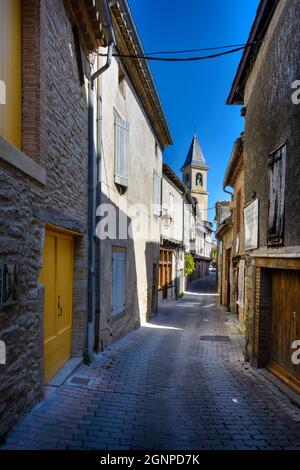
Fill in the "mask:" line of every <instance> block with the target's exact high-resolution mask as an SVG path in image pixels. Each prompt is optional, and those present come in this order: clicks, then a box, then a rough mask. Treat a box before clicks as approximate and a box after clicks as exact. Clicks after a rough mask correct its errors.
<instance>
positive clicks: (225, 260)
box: [215, 201, 234, 309]
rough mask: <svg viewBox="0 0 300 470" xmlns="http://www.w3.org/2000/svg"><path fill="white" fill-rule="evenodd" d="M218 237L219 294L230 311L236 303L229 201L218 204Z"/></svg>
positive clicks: (231, 217) (222, 303) (231, 216)
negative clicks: (233, 288)
mask: <svg viewBox="0 0 300 470" xmlns="http://www.w3.org/2000/svg"><path fill="white" fill-rule="evenodd" d="M215 220H216V224H217V229H216V237H217V240H218V292H219V295H220V301H221V305H224V306H225V307H228V309H230V308H231V307H232V306H233V303H234V295H233V292H232V282H231V277H232V268H231V267H232V261H231V260H232V243H233V215H232V205H231V203H230V202H229V201H218V202H217V203H216V218H215Z"/></svg>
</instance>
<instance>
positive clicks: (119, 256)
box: [112, 250, 126, 315]
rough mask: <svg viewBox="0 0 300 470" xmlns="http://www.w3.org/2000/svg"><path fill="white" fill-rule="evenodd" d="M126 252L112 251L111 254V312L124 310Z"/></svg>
mask: <svg viewBox="0 0 300 470" xmlns="http://www.w3.org/2000/svg"><path fill="white" fill-rule="evenodd" d="M125 279H126V252H125V251H119V250H117V251H113V254H112V314H113V315H117V314H118V313H122V312H123V311H124V310H125V299H126V294H125Z"/></svg>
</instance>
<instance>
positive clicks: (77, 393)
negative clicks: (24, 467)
mask: <svg viewBox="0 0 300 470" xmlns="http://www.w3.org/2000/svg"><path fill="white" fill-rule="evenodd" d="M189 291H190V293H189V294H186V295H185V297H184V298H183V299H181V300H179V301H177V302H175V301H174V302H171V301H168V302H167V303H165V304H164V305H163V307H162V308H161V311H160V313H159V315H158V316H157V317H155V318H154V319H153V320H152V321H151V322H150V323H149V324H147V326H145V327H142V328H140V329H139V330H137V331H135V332H133V333H131V334H130V335H128V336H127V337H126V338H124V339H123V340H121V341H119V342H118V343H117V344H116V345H115V346H113V347H112V348H110V349H108V350H107V351H106V352H105V353H104V354H101V355H100V356H99V358H98V359H97V360H96V361H95V362H94V363H93V364H92V365H90V366H85V365H82V366H80V368H79V369H77V370H76V371H75V373H74V374H73V375H72V376H71V377H70V378H69V379H68V380H67V381H66V383H65V384H64V385H63V386H61V387H60V388H58V389H55V391H51V393H50V392H48V394H47V398H46V399H45V400H44V401H43V402H42V403H40V404H39V405H38V406H36V407H35V408H34V409H33V411H32V412H31V413H30V414H29V415H27V416H26V417H25V419H23V421H22V422H21V423H20V424H19V425H18V426H17V427H15V428H14V430H13V431H12V432H11V433H10V434H9V436H8V438H7V441H6V444H5V445H3V446H2V448H3V449H109V450H113V449H135V450H137V449H155V450H160V449H215V450H217V449H296V448H298V449H299V448H300V410H299V409H297V408H296V407H294V406H293V405H292V404H291V403H290V402H289V400H288V399H287V398H285V397H284V396H283V395H281V393H280V392H276V391H275V390H273V389H272V388H270V387H269V386H266V384H265V383H264V381H262V380H261V379H259V378H257V374H256V373H255V371H254V370H252V369H251V368H250V367H249V366H248V364H247V363H245V362H244V359H243V354H242V349H241V346H242V341H243V338H242V336H240V335H239V334H238V333H237V330H236V329H235V325H234V322H233V321H232V319H231V317H230V316H229V315H227V314H225V312H224V310H223V309H221V308H220V307H219V306H218V296H217V294H216V293H215V275H214V274H210V276H209V277H208V278H206V279H204V280H200V281H196V282H194V283H193V284H192V285H191V286H190V289H189ZM210 335H216V336H222V337H224V338H212V339H215V341H211V338H207V336H210ZM226 336H229V338H226ZM205 337H206V338H205ZM74 377H75V380H74ZM82 379H88V383H86V382H87V381H84V380H82ZM72 380H73V381H72ZM79 382H81V383H79ZM83 382H84V383H83Z"/></svg>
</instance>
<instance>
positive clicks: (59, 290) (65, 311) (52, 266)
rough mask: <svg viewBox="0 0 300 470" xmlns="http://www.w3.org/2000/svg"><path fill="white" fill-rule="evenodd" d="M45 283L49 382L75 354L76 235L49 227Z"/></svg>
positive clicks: (46, 360) (46, 370)
mask: <svg viewBox="0 0 300 470" xmlns="http://www.w3.org/2000/svg"><path fill="white" fill-rule="evenodd" d="M40 283H41V284H43V285H44V288H45V295H44V377H45V382H48V381H49V380H50V379H51V377H53V376H54V375H55V373H56V372H57V371H58V370H59V369H60V368H61V367H62V366H63V365H64V363H65V362H66V361H67V360H68V359H69V358H70V356H71V343H72V294H73V237H72V236H69V235H66V234H63V233H59V232H54V231H52V230H47V231H46V237H45V244H44V259H43V268H42V271H41V275H40Z"/></svg>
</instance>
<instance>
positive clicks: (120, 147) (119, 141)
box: [115, 114, 129, 188]
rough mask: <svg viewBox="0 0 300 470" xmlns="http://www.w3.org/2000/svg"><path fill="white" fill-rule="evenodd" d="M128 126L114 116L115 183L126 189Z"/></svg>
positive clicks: (116, 115)
mask: <svg viewBox="0 0 300 470" xmlns="http://www.w3.org/2000/svg"><path fill="white" fill-rule="evenodd" d="M128 135H129V124H128V123H127V122H125V121H123V120H122V119H121V118H120V116H119V115H118V114H115V183H117V184H119V185H121V186H125V187H126V188H127V187H128Z"/></svg>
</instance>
